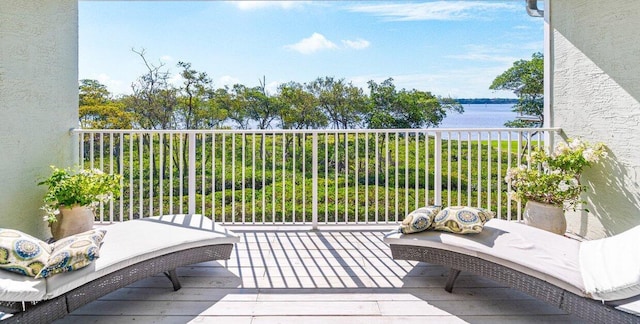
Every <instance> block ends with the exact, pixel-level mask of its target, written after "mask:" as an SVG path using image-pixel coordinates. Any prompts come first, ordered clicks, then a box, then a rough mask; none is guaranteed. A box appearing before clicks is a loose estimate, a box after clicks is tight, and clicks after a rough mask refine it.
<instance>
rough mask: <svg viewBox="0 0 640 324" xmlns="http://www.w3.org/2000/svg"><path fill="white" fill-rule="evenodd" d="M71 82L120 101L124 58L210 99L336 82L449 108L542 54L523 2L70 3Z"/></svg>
mask: <svg viewBox="0 0 640 324" xmlns="http://www.w3.org/2000/svg"><path fill="white" fill-rule="evenodd" d="M79 37H80V40H79V44H80V48H79V57H80V61H79V74H80V75H79V77H80V79H97V80H99V81H100V82H101V83H103V84H105V85H107V87H108V88H109V90H110V91H111V92H112V93H114V94H124V93H130V85H131V83H132V82H133V81H135V79H136V78H137V77H139V76H140V75H142V74H143V73H144V72H145V67H144V64H143V62H142V60H141V59H140V57H139V56H137V55H136V54H135V53H133V52H132V50H131V49H132V48H133V49H136V50H141V49H144V50H145V51H146V57H147V59H148V60H149V61H150V62H152V63H154V64H156V65H157V64H160V63H163V64H165V66H166V67H167V68H168V69H169V70H170V71H171V72H172V73H173V74H174V75H175V77H174V80H173V82H175V83H176V84H179V83H180V80H179V77H178V76H177V73H178V71H179V68H178V67H177V66H176V64H177V63H178V62H179V61H184V62H190V63H191V64H192V68H194V69H196V70H198V71H204V72H207V74H208V75H209V76H210V77H211V78H212V79H213V80H214V85H215V87H223V86H224V85H232V84H234V83H241V84H244V85H247V86H256V85H258V84H259V81H258V80H260V79H262V77H263V76H264V77H265V78H266V83H267V84H268V89H270V91H275V89H276V86H277V85H278V84H280V83H284V82H289V81H296V82H300V83H305V82H310V81H313V80H314V79H316V78H317V77H325V76H332V77H335V78H344V79H345V80H347V81H351V82H353V83H354V84H355V85H357V86H360V87H363V88H366V83H367V81H369V80H374V81H376V82H382V81H383V80H385V79H387V78H389V77H392V78H393V79H394V80H395V82H394V83H395V84H396V86H397V87H398V88H406V89H418V90H423V91H430V92H432V93H433V94H435V95H438V96H451V97H453V98H476V97H502V98H505V97H513V94H511V93H510V92H508V91H499V92H494V91H491V90H489V86H490V85H491V82H492V81H493V79H494V78H495V77H496V76H497V75H499V74H500V73H502V72H503V71H505V70H506V69H507V68H509V67H510V66H511V65H512V64H513V62H514V61H516V60H519V59H529V58H531V54H533V53H534V52H542V51H543V20H542V19H541V18H532V17H529V16H528V15H527V14H526V11H525V2H524V1H516V0H512V1H388V2H387V1H373V2H368V1H284V2H276V1H240V2H229V1H193V2H190V1H81V2H80V36H79Z"/></svg>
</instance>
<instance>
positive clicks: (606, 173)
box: [545, 0, 640, 239]
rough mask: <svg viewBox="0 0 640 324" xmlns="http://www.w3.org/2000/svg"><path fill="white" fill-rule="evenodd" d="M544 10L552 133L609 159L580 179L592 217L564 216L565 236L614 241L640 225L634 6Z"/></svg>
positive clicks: (638, 10) (563, 2) (575, 2)
mask: <svg viewBox="0 0 640 324" xmlns="http://www.w3.org/2000/svg"><path fill="white" fill-rule="evenodd" d="M545 4H548V5H547V7H546V8H547V10H550V12H549V15H550V26H551V31H550V37H551V38H550V41H549V43H548V45H549V46H550V55H549V56H548V57H547V56H545V60H549V64H551V68H552V79H551V83H550V85H549V86H550V89H551V93H550V94H549V95H551V96H552V97H551V98H550V100H552V101H551V102H550V103H551V111H550V113H551V118H552V120H551V121H552V124H551V126H557V127H562V129H563V131H564V132H565V133H566V135H567V136H568V137H581V138H583V139H585V140H587V141H590V142H604V143H605V144H606V145H607V147H608V148H609V154H610V157H611V159H609V160H607V161H606V162H605V163H604V164H601V165H597V166H595V167H593V168H590V169H588V170H587V171H586V172H585V174H583V177H582V179H581V180H582V182H583V184H585V185H587V187H588V192H587V193H586V195H585V196H584V197H585V198H586V200H587V201H588V206H587V207H588V208H589V210H590V212H589V213H587V212H585V211H583V212H575V213H573V212H570V213H567V220H568V229H569V230H570V231H573V232H575V233H577V234H579V235H582V236H585V237H587V238H590V239H593V238H598V237H603V236H609V235H613V234H617V233H620V232H622V231H624V230H627V229H629V228H631V227H633V226H636V225H638V224H640V64H639V62H638V58H639V57H640V33H639V32H638V31H639V29H638V28H639V25H638V21H640V1H630V0H626V1H613V2H609V1H592V0H557V1H555V0H554V1H546V2H545ZM545 54H546V53H545ZM545 90H546V89H545ZM545 96H547V93H545Z"/></svg>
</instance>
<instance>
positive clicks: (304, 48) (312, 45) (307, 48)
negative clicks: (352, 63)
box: [285, 33, 338, 54]
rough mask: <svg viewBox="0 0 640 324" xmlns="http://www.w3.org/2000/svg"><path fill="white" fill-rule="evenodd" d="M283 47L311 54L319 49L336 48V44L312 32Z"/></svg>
mask: <svg viewBox="0 0 640 324" xmlns="http://www.w3.org/2000/svg"><path fill="white" fill-rule="evenodd" d="M285 48H288V49H291V50H294V51H297V52H300V53H302V54H312V53H315V52H317V51H321V50H331V49H336V48H338V45H336V44H334V43H333V42H331V41H330V40H328V39H326V38H325V37H324V36H323V35H322V34H319V33H313V35H311V36H310V37H308V38H303V39H302V40H301V41H299V42H297V43H295V44H291V45H286V46H285Z"/></svg>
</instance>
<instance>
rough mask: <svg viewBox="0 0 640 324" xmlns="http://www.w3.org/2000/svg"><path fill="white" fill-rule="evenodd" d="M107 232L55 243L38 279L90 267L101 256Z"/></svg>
mask: <svg viewBox="0 0 640 324" xmlns="http://www.w3.org/2000/svg"><path fill="white" fill-rule="evenodd" d="M106 232H107V231H105V230H102V229H98V230H90V231H86V232H84V233H80V234H76V235H72V236H69V237H65V238H63V239H61V240H59V241H57V242H55V243H53V244H52V246H53V250H52V251H51V257H50V258H49V260H48V262H47V264H46V265H45V267H44V268H43V269H42V270H41V271H40V272H39V273H38V275H37V276H36V278H46V277H50V276H53V275H55V274H58V273H62V272H68V271H74V270H78V269H81V268H84V267H86V266H88V265H89V264H91V261H93V260H95V259H97V258H98V257H99V256H100V244H101V243H102V239H103V238H104V235H105V234H106Z"/></svg>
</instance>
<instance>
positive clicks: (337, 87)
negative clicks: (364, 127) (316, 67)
mask: <svg viewBox="0 0 640 324" xmlns="http://www.w3.org/2000/svg"><path fill="white" fill-rule="evenodd" d="M307 90H308V91H309V92H310V93H312V94H313V95H314V96H315V97H316V99H317V100H318V104H319V106H320V108H321V109H322V110H323V111H324V112H325V113H326V114H327V116H328V117H329V121H330V122H331V123H332V124H333V127H334V128H336V129H340V128H343V129H347V128H354V127H357V126H358V125H359V124H360V122H361V121H362V116H363V114H364V112H365V109H366V102H367V100H366V96H365V95H364V93H363V91H362V89H360V88H358V87H356V86H354V85H353V84H351V83H346V82H345V81H344V79H340V80H335V79H334V78H332V77H325V78H324V79H323V78H317V79H316V80H315V81H313V82H311V83H310V84H308V85H307Z"/></svg>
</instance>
